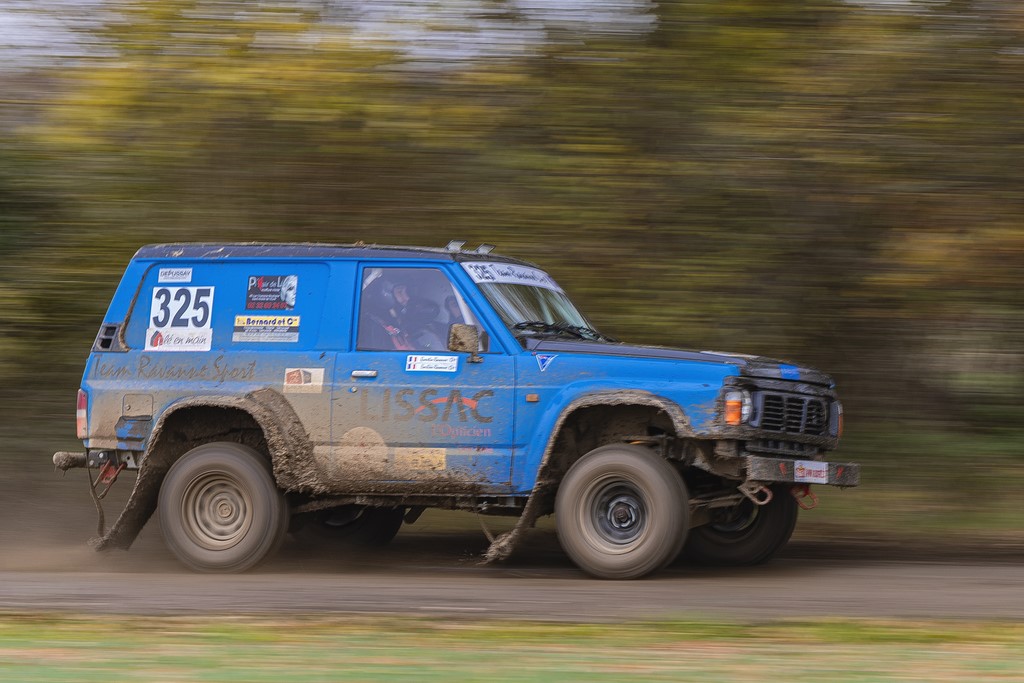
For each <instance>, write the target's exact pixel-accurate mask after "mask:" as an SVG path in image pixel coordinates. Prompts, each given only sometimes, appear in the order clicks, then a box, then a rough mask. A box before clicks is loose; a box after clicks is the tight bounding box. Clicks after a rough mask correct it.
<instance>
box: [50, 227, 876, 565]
mask: <svg viewBox="0 0 1024 683" xmlns="http://www.w3.org/2000/svg"><path fill="white" fill-rule="evenodd" d="M77 416H78V436H79V438H81V439H83V440H84V444H85V452H84V453H66V452H62V453H57V454H55V455H54V462H55V464H56V465H57V466H58V467H59V468H60V469H63V470H67V469H69V468H72V467H87V468H90V470H94V471H96V472H97V475H96V477H95V479H94V477H93V474H92V472H90V481H91V482H93V491H94V494H95V495H97V497H99V495H100V494H99V491H103V490H105V489H106V488H108V487H109V486H110V485H111V484H112V483H113V481H114V479H115V478H116V477H117V475H118V474H119V473H120V472H121V471H123V470H125V469H128V470H137V471H138V476H137V478H136V481H135V487H134V490H133V491H132V493H131V497H130V498H129V500H128V502H127V504H126V506H125V509H124V510H123V511H122V513H121V514H120V516H119V517H118V519H117V520H116V522H115V523H114V524H113V525H112V526H111V528H110V529H109V530H108V531H106V532H105V533H103V532H102V531H101V534H102V535H101V536H100V537H99V538H97V539H94V541H93V543H94V545H95V546H96V547H98V548H100V549H103V548H110V547H121V548H127V547H128V546H130V545H131V543H132V542H133V540H134V539H135V538H136V536H137V534H138V533H139V531H140V530H141V529H142V527H143V525H145V523H146V521H147V520H148V519H149V517H150V516H151V515H152V514H153V512H155V511H159V514H160V520H161V527H162V529H163V534H164V537H165V540H166V543H167V545H168V546H169V548H170V550H171V551H172V552H173V553H174V554H175V555H176V556H177V557H178V558H179V559H180V560H181V561H182V562H183V563H184V564H186V565H188V566H189V567H192V568H193V569H196V570H199V571H240V570H244V569H247V568H249V567H252V566H253V565H255V564H256V563H258V562H259V561H260V560H262V559H264V558H265V557H266V556H268V554H270V553H271V552H272V551H273V550H274V549H275V548H276V547H277V545H278V543H279V542H280V541H281V539H282V537H283V536H284V535H285V534H286V533H288V532H289V530H291V531H296V530H298V529H301V528H305V529H307V530H309V529H312V530H316V531H317V532H318V533H322V534H324V535H327V536H333V537H338V538H344V539H347V540H349V541H351V542H353V543H363V544H383V543H387V542H388V541H390V540H391V539H392V538H393V537H394V535H395V534H396V533H397V532H398V530H399V527H400V526H401V525H402V524H403V523H412V522H414V521H415V520H416V518H417V517H418V516H419V514H420V513H421V512H422V511H423V510H424V509H426V508H448V509H460V510H468V511H477V512H486V513H489V514H504V515H511V516H516V517H518V520H517V522H516V524H515V526H514V527H513V529H512V530H511V531H510V532H509V533H507V534H504V535H502V536H500V537H499V538H497V539H495V540H494V542H493V543H492V544H491V546H490V548H489V550H488V552H487V559H490V560H497V559H502V558H505V557H507V556H508V554H509V553H510V552H512V550H513V548H514V546H515V545H516V543H517V542H518V541H519V539H520V538H521V536H522V533H523V531H524V530H525V529H527V528H529V527H532V526H533V525H534V523H535V522H536V520H537V519H538V517H540V516H542V515H548V514H551V513H554V514H555V520H556V526H557V530H558V537H559V540H560V542H561V544H562V546H563V548H564V549H565V551H566V552H567V553H568V554H569V555H570V557H571V558H572V559H573V561H574V562H575V563H576V564H577V565H578V566H579V567H581V568H582V569H583V570H585V571H586V572H588V573H590V574H592V575H594V576H598V577H604V578H634V577H639V576H643V575H645V574H648V573H650V572H653V571H656V570H658V569H659V568H661V567H663V566H664V565H665V564H667V563H668V562H671V561H672V560H673V559H674V558H675V557H676V556H677V555H679V554H680V552H681V551H682V553H683V554H685V555H686V556H687V557H688V558H689V559H691V560H692V561H696V562H704V563H715V564H753V563H758V562H762V561H765V560H767V559H769V558H770V557H772V556H773V555H774V554H775V553H776V552H777V551H778V550H779V549H780V548H781V547H782V546H783V545H784V544H785V543H786V542H787V540H788V539H789V537H790V534H791V533H792V531H793V527H794V525H795V523H796V517H797V508H798V507H799V506H804V507H806V506H809V505H810V504H811V503H812V502H813V501H814V500H815V498H814V496H813V494H812V493H810V485H811V484H829V485H837V486H855V485H856V484H857V483H858V480H859V468H858V466H857V465H855V464H850V463H834V462H826V461H825V459H824V456H825V453H826V452H827V451H829V450H830V449H833V448H835V446H836V445H837V442H838V439H839V435H840V432H841V430H842V408H841V406H840V403H839V401H838V400H837V399H836V394H835V391H834V387H833V382H832V379H831V378H830V377H828V376H827V375H825V374H822V373H821V372H818V371H816V370H812V369H810V368H806V367H801V366H797V365H790V364H786V363H780V362H778V361H773V360H768V359H765V358H756V357H750V356H738V355H729V354H724V353H711V352H695V351H683V350H678V349H673V348H660V347H651V346H634V345H629V344H624V343H620V342H618V341H616V340H614V339H611V338H609V337H607V336H606V335H604V334H602V333H601V332H599V331H597V330H596V329H594V327H593V325H591V324H590V323H589V322H588V320H587V318H586V317H584V316H583V314H582V313H580V312H579V310H577V308H576V307H575V306H574V305H573V303H572V301H571V300H570V299H569V298H568V297H567V296H566V294H565V292H564V291H563V290H562V289H561V288H560V287H559V286H558V284H556V282H555V281H554V280H553V279H552V278H551V277H550V276H549V275H548V274H547V273H545V272H544V271H543V270H541V269H539V268H537V267H536V266H533V265H531V264H528V263H525V262H522V261H518V260H515V259H511V258H505V257H502V256H497V255H495V254H493V253H492V252H491V248H490V247H489V246H487V245H484V246H481V247H480V248H478V249H475V250H472V251H470V250H465V249H463V245H462V243H457V242H453V243H452V244H450V245H448V247H447V248H444V249H428V248H407V247H383V246H364V245H352V246H338V245H311V244H174V245H156V246H147V247H143V248H142V249H140V250H139V251H138V253H137V254H136V255H135V257H134V258H133V259H132V261H131V263H130V264H129V265H128V268H127V270H126V271H125V274H124V276H123V279H122V280H121V284H120V286H119V287H118V288H117V291H116V293H115V294H114V298H113V300H112V301H111V303H110V308H109V310H108V311H107V314H106V317H105V318H104V321H103V324H102V325H101V327H100V331H99V334H98V336H97V337H96V341H95V343H94V345H93V347H92V353H91V354H90V355H89V360H88V363H87V364H86V368H85V375H84V378H83V380H82V388H81V390H80V391H79V395H78V415H77Z"/></svg>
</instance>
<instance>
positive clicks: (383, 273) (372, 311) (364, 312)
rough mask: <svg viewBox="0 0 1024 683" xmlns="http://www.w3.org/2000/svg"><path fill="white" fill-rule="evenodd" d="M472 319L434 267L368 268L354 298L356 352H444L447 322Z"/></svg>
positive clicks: (464, 321) (474, 321) (459, 299)
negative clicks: (357, 311) (356, 317)
mask: <svg viewBox="0 0 1024 683" xmlns="http://www.w3.org/2000/svg"><path fill="white" fill-rule="evenodd" d="M454 323H468V324H470V325H475V324H476V320H474V319H473V314H472V312H471V311H470V310H469V307H468V306H466V303H465V301H463V300H462V297H461V296H459V293H458V292H457V291H456V290H455V289H454V288H453V287H452V285H451V282H449V281H448V278H447V277H446V276H445V274H444V273H442V272H441V271H440V270H437V269H436V268H367V269H365V270H364V271H363V282H362V293H361V298H360V302H359V337H358V341H357V344H356V347H357V348H358V349H359V350H361V351H396V350H400V351H445V350H446V349H447V348H448V327H449V326H450V325H453V324H454Z"/></svg>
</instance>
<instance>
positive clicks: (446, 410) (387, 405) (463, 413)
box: [360, 389, 494, 424]
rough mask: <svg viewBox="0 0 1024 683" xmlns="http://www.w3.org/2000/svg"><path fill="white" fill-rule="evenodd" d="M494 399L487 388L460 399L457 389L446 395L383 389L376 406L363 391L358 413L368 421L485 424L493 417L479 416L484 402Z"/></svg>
mask: <svg viewBox="0 0 1024 683" xmlns="http://www.w3.org/2000/svg"><path fill="white" fill-rule="evenodd" d="M492 396H494V392H493V391H491V390H490V389H484V390H482V391H478V392H476V393H474V394H473V395H472V396H463V395H462V392H461V391H459V390H458V389H452V390H451V391H450V392H448V393H447V394H441V395H439V394H438V391H437V389H424V390H423V391H420V392H419V393H418V394H417V392H416V390H415V389H399V390H398V391H395V392H392V391H391V389H385V390H384V393H383V400H381V401H380V402H379V403H377V404H376V405H371V404H372V403H376V402H375V401H371V398H370V392H363V394H362V404H361V406H360V412H361V413H362V417H363V419H364V420H366V421H369V422H376V421H381V422H388V421H390V420H393V421H395V422H408V421H409V420H418V421H420V422H438V421H440V422H452V421H455V422H477V423H480V424H487V423H489V422H491V421H492V420H493V419H494V417H493V416H492V415H485V414H484V413H483V411H484V409H485V406H484V402H485V399H488V398H491V397H492Z"/></svg>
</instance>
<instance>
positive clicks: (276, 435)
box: [89, 389, 320, 550]
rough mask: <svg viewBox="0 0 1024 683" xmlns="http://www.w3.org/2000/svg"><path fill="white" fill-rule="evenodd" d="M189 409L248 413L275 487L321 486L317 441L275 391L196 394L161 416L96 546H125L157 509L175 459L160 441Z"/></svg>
mask: <svg viewBox="0 0 1024 683" xmlns="http://www.w3.org/2000/svg"><path fill="white" fill-rule="evenodd" d="M189 408H231V409H236V410H241V411H243V412H245V413H247V414H248V415H249V416H250V417H252V418H253V420H255V422H256V424H257V425H259V427H260V429H261V430H262V431H263V436H264V439H265V440H266V442H267V448H268V450H269V451H270V459H271V463H272V466H273V470H274V479H275V480H276V481H277V485H278V486H279V487H281V488H282V489H284V490H286V491H311V492H315V491H317V490H318V482H319V481H320V477H319V474H318V472H317V470H316V469H315V463H314V460H313V457H312V456H313V443H312V441H311V440H310V438H309V434H308V433H307V432H306V429H305V427H303V425H302V422H301V420H299V417H298V415H296V414H295V411H294V410H293V409H292V407H291V404H290V403H288V401H287V399H285V398H284V396H282V395H281V394H280V393H278V392H276V391H274V390H273V389H259V390H257V391H254V392H251V393H249V394H246V395H245V396H241V397H239V396H219V395H214V396H194V397H191V398H187V399H183V400H181V401H177V402H175V403H173V404H171V406H169V407H168V408H167V409H166V410H164V412H163V413H162V414H161V415H160V417H159V419H158V420H157V423H156V425H155V426H154V428H153V431H152V433H151V434H150V438H149V441H148V443H147V447H146V455H145V458H144V459H143V461H142V466H141V467H140V468H139V474H138V477H137V478H136V480H135V486H134V487H133V488H132V492H131V495H130V496H129V497H128V502H127V503H126V504H125V507H124V510H122V511H121V514H120V515H119V516H118V518H117V520H116V521H115V522H114V523H113V524H112V525H111V527H110V529H109V530H108V531H107V533H106V534H104V535H103V536H100V537H98V538H94V539H92V540H90V541H89V544H90V545H91V546H93V547H94V548H95V549H96V550H106V549H108V548H121V549H124V550H127V549H128V548H129V547H131V544H132V543H133V542H134V541H135V539H136V538H137V537H138V535H139V532H140V531H142V528H143V527H144V526H145V525H146V522H147V521H149V518H150V517H152V515H153V513H154V512H155V511H156V506H157V501H158V500H159V494H160V485H161V484H162V483H163V479H164V476H165V475H166V474H167V471H168V470H170V468H171V465H173V464H174V462H175V461H176V460H177V457H180V456H181V455H183V453H177V457H175V453H174V452H173V450H172V451H170V452H166V451H163V450H162V447H163V446H164V444H166V443H167V442H166V441H165V440H164V439H162V438H161V437H162V436H163V431H164V428H165V426H166V425H167V421H168V420H169V419H170V418H171V417H172V416H174V415H175V414H177V413H179V412H180V411H182V410H187V409H189Z"/></svg>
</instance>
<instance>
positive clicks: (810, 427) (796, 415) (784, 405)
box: [754, 392, 828, 436]
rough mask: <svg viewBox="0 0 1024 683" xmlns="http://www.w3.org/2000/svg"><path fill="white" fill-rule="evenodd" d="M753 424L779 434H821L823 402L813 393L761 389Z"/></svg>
mask: <svg viewBox="0 0 1024 683" xmlns="http://www.w3.org/2000/svg"><path fill="white" fill-rule="evenodd" d="M758 396H759V398H760V401H759V406H758V407H759V410H758V418H757V419H758V424H756V425H754V426H755V427H760V428H761V429H763V430H765V431H769V432H778V433H781V434H807V435H809V436H821V435H822V434H824V433H825V428H826V427H827V426H828V410H826V407H825V401H824V400H822V399H820V398H816V397H814V396H801V395H800V394H780V393H773V392H761V393H759V394H758Z"/></svg>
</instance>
